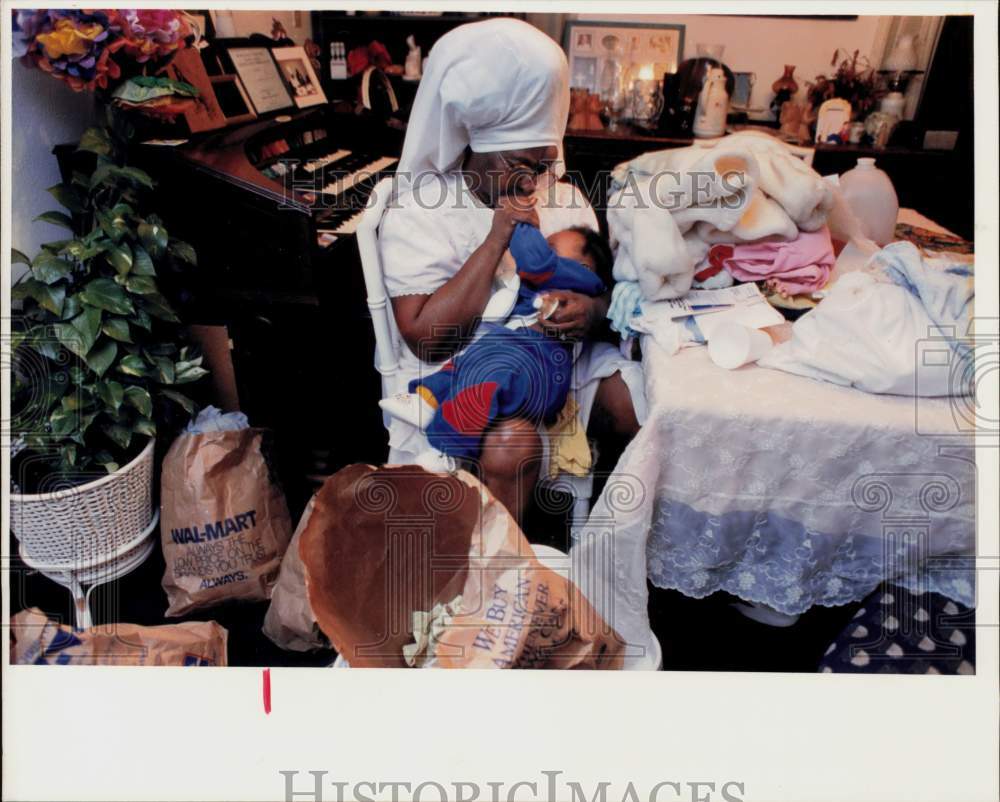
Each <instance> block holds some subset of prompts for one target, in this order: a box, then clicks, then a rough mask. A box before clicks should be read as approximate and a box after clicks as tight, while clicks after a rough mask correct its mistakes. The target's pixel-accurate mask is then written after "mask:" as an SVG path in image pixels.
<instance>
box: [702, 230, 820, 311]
mask: <svg viewBox="0 0 1000 802" xmlns="http://www.w3.org/2000/svg"><path fill="white" fill-rule="evenodd" d="M709 261H710V262H711V263H712V264H719V263H721V265H722V266H723V267H724V268H725V269H726V270H728V271H729V272H730V273H732V274H733V278H735V279H736V280H737V281H764V280H767V279H770V280H771V281H772V283H773V284H774V287H775V289H777V290H779V291H782V292H785V293H787V294H788V295H801V294H803V293H807V292H815V291H816V290H818V289H821V288H822V287H823V286H824V285H825V284H826V282H827V279H829V278H830V271H831V270H833V265H834V262H835V261H836V257H835V256H834V254H833V243H832V242H831V241H830V230H829V229H828V228H827V227H826V226H823V227H822V228H820V229H817V230H816V231H800V232H799V236H798V237H796V238H795V239H793V240H788V241H786V242H754V243H747V244H744V243H736V244H733V245H715V246H713V247H712V249H711V250H710V251H709Z"/></svg>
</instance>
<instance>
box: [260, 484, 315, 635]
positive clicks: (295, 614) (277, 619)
mask: <svg viewBox="0 0 1000 802" xmlns="http://www.w3.org/2000/svg"><path fill="white" fill-rule="evenodd" d="M315 505H316V497H315V496H314V497H313V498H311V499H309V503H308V504H307V505H306V509H305V512H303V513H302V517H301V518H300V519H299V525H298V526H297V527H295V532H294V534H293V535H292V542H291V543H289V544H288V551H286V552H285V557H284V559H282V561H281V572H280V573H279V574H278V583H277V584H276V585H275V586H274V592H273V593H272V594H271V606H270V607H268V608H267V615H265V616H264V634H265V635H267V637H268V638H270V639H271V641H272V642H273V643H274V644H275V645H276V646H280V647H281V648H282V649H289V650H291V651H294V652H309V651H313V650H316V649H329V648H330V642H329V641H328V640H327V639H326V635H324V634H323V630H321V629H320V628H319V624H317V623H316V616H315V615H314V614H313V611H312V607H310V606H309V599H308V598H307V597H306V571H305V567H304V566H303V565H302V558H301V557H300V556H299V540H301V538H302V532H303V531H304V530H305V528H306V526H308V525H309V518H310V516H311V515H312V511H313V508H314V507H315Z"/></svg>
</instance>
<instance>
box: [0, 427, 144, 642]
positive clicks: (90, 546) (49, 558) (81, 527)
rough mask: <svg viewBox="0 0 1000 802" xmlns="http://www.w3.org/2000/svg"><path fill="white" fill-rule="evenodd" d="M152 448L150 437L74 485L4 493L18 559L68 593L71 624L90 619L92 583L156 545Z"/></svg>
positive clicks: (119, 572) (114, 574)
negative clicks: (122, 461)
mask: <svg viewBox="0 0 1000 802" xmlns="http://www.w3.org/2000/svg"><path fill="white" fill-rule="evenodd" d="M153 448H154V442H153V441H152V440H150V441H149V443H147V444H146V447H145V448H144V449H143V450H142V452H141V453H140V454H139V455H138V456H137V457H136V458H135V459H134V460H132V461H131V462H130V463H129V464H128V465H126V466H124V467H123V468H121V469H120V470H118V471H116V472H115V473H113V474H109V475H108V476H105V477H102V478H100V479H97V480H95V481H93V482H88V483H87V484H85V485H80V486H79V487H73V488H69V489H66V490H56V491H54V492H51V493H38V494H33V495H21V494H11V497H10V502H11V529H12V530H13V532H14V535H15V537H17V539H18V541H19V542H20V549H19V552H20V555H21V559H22V560H23V561H24V562H25V564H26V565H28V566H29V567H30V568H34V569H35V570H37V571H39V572H40V573H42V574H43V575H44V576H47V577H48V578H49V579H51V580H53V581H54V582H57V583H59V584H60V585H62V586H64V587H66V588H68V589H69V591H70V593H72V594H73V601H74V604H75V608H76V626H77V629H88V628H89V627H91V626H92V624H93V621H92V619H91V615H90V594H91V592H92V591H93V589H94V588H95V587H97V586H98V585H102V584H104V583H106V582H111V581H113V580H115V579H118V578H120V577H122V576H125V575H126V574H128V573H129V572H131V571H133V570H135V569H136V568H137V567H138V566H140V565H141V564H142V563H143V562H144V561H145V560H146V558H147V557H149V555H150V554H151V553H152V551H153V548H154V547H155V545H156V539H155V538H154V537H153V535H154V533H155V532H156V525H157V524H158V523H159V518H160V513H159V510H155V511H154V510H153V508H152V506H153V505H152V489H153ZM84 586H89V588H87V590H86V591H85V590H84Z"/></svg>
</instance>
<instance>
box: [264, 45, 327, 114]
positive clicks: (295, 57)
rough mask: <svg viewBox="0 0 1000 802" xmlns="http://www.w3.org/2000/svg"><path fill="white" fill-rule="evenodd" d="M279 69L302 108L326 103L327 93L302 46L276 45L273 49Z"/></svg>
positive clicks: (296, 102)
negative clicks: (325, 93)
mask: <svg viewBox="0 0 1000 802" xmlns="http://www.w3.org/2000/svg"><path fill="white" fill-rule="evenodd" d="M271 55H273V56H274V60H275V61H276V62H278V69H279V70H281V74H282V76H283V77H284V79H285V82H286V83H287V84H288V87H289V89H290V90H291V92H292V99H293V100H294V101H295V105H296V106H298V107H299V108H300V109H304V108H305V107H306V106H316V105H318V104H320V103H326V95H324V94H323V88H322V87H321V86H320V85H319V79H318V78H317V77H316V73H315V71H314V70H313V68H312V64H310V63H309V56H307V55H306V51H305V49H304V48H302V47H276V48H274V49H273V50H272V51H271Z"/></svg>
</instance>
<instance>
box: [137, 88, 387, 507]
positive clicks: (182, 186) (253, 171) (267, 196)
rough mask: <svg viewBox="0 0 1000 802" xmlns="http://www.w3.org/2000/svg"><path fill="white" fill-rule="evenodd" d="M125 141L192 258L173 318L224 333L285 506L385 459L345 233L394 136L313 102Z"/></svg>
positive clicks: (360, 291)
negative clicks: (270, 445) (267, 443)
mask: <svg viewBox="0 0 1000 802" xmlns="http://www.w3.org/2000/svg"><path fill="white" fill-rule="evenodd" d="M136 147H137V149H138V153H137V154H136V160H137V161H138V162H139V166H142V167H143V168H144V169H146V170H147V171H148V172H150V174H151V175H152V176H153V177H154V179H155V180H156V181H157V188H156V192H157V198H156V201H157V207H158V208H159V209H161V210H162V211H161V212H160V216H161V217H162V218H163V220H164V222H165V224H166V225H167V228H168V230H170V231H171V233H172V234H176V235H177V236H179V237H180V238H181V239H183V240H186V241H187V242H190V243H191V244H192V245H193V246H194V248H195V249H196V251H197V254H198V268H197V270H196V271H194V272H193V273H191V274H188V275H186V276H185V278H184V281H183V285H182V286H179V287H175V288H174V289H175V292H174V295H175V296H177V297H179V298H180V305H181V309H182V314H183V317H184V319H185V320H186V321H189V322H192V323H200V324H209V325H213V324H214V325H224V326H226V327H227V329H228V331H229V335H230V339H231V341H232V355H233V362H234V367H235V371H236V378H237V388H238V392H239V397H240V406H241V408H242V409H243V411H244V412H246V413H247V414H248V416H249V417H250V421H251V423H252V424H253V425H257V426H265V427H268V428H270V429H273V430H274V434H275V445H276V453H277V454H278V456H279V469H280V473H281V475H282V479H283V480H284V482H285V484H286V487H287V489H288V490H289V492H290V493H291V494H292V495H293V496H295V500H296V501H298V502H299V504H297V505H296V506H300V505H301V503H304V499H305V498H307V497H308V494H309V492H310V491H311V490H312V489H314V488H315V486H316V484H317V483H318V482H319V481H320V480H321V479H322V478H323V476H325V475H327V474H329V473H332V472H333V471H335V470H337V469H338V468H340V467H342V466H343V465H346V464H349V463H352V462H359V461H366V462H380V461H383V460H384V459H385V456H386V439H385V432H384V427H383V425H382V418H381V411H380V409H379V407H378V405H377V402H378V399H379V397H380V380H379V377H378V375H377V374H376V372H375V370H374V368H373V353H374V335H373V333H372V327H371V321H370V318H369V317H368V311H367V305H366V293H365V287H364V281H363V278H362V271H361V264H360V257H359V255H358V249H357V244H356V241H355V237H354V233H353V232H354V230H355V227H356V225H357V222H358V220H359V219H360V216H361V213H362V212H363V210H364V206H365V202H366V201H367V199H368V196H369V194H370V191H371V189H372V187H373V186H374V185H375V183H377V181H378V180H380V179H381V178H382V177H384V176H386V175H391V173H392V171H393V170H394V168H395V165H396V162H397V160H398V158H399V153H400V151H401V148H402V132H401V131H398V130H395V129H393V128H389V127H387V126H385V125H384V124H383V123H381V122H379V121H376V120H372V119H366V118H363V117H358V116H356V115H353V114H341V113H337V112H334V111H332V110H331V108H330V107H328V106H323V107H317V108H315V109H310V110H305V111H299V112H296V113H294V114H289V115H281V116H277V117H273V118H271V119H267V120H258V121H255V122H252V123H247V124H243V125H239V126H236V127H233V128H228V129H223V130H221V131H217V132H213V133H211V134H209V135H207V136H201V137H199V138H197V139H192V140H191V141H189V142H188V143H185V144H183V145H179V146H176V147H170V146H164V145H153V144H145V145H137V146H136Z"/></svg>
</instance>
